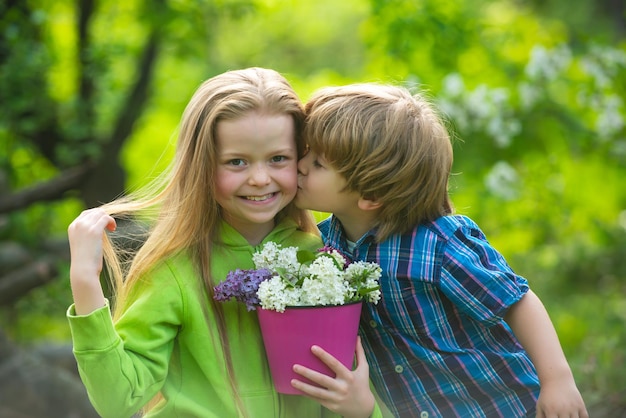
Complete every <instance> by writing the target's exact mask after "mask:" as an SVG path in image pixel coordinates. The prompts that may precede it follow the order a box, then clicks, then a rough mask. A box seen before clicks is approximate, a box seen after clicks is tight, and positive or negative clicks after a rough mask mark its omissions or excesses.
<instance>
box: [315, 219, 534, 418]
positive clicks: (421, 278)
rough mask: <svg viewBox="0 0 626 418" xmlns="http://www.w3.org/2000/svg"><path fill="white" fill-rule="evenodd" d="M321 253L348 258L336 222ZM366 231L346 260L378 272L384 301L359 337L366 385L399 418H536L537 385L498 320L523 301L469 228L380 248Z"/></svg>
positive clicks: (501, 264) (418, 232)
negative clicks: (328, 251) (375, 265)
mask: <svg viewBox="0 0 626 418" xmlns="http://www.w3.org/2000/svg"><path fill="white" fill-rule="evenodd" d="M319 227H320V230H321V232H322V236H323V238H324V242H325V244H327V245H330V246H333V247H336V248H338V249H340V250H341V251H343V252H345V253H347V254H350V251H349V249H348V248H349V246H348V245H347V242H346V238H345V236H344V234H343V229H342V227H341V224H340V222H339V221H338V219H337V218H335V217H330V218H328V219H326V220H324V221H322V222H321V223H320V225H319ZM374 232H375V231H371V232H370V233H369V234H366V235H365V236H364V237H362V238H361V239H360V240H359V241H358V242H357V243H356V247H355V248H354V250H353V252H352V253H351V255H352V257H353V259H354V260H367V261H371V262H376V263H378V264H380V266H381V267H382V271H383V275H382V277H381V292H382V297H381V300H380V301H379V302H378V304H377V305H374V304H367V305H366V308H365V309H364V311H363V315H362V317H361V326H360V334H361V336H362V340H363V344H364V347H365V350H366V354H367V358H368V363H369V365H370V375H371V379H372V381H373V383H374V385H375V387H376V390H377V391H378V393H379V395H380V396H381V398H382V399H383V401H384V402H385V403H386V404H387V405H388V406H389V408H390V410H391V411H392V412H393V413H394V414H395V415H396V416H397V417H401V418H405V417H424V416H428V417H430V418H433V417H445V418H447V417H464V418H465V417H472V418H478V417H488V418H491V417H506V418H511V417H525V416H534V415H533V414H534V410H535V405H536V402H537V397H538V396H539V381H538V378H537V374H536V371H535V369H534V366H533V364H532V362H531V361H530V359H529V357H528V355H527V354H526V352H525V351H524V350H523V349H522V347H521V346H520V344H519V342H518V341H517V340H516V339H515V337H514V335H513V333H512V332H511V330H510V328H509V327H508V325H507V324H506V322H505V321H504V320H503V316H504V314H505V313H506V311H507V309H508V308H509V307H510V306H511V305H512V304H514V303H515V302H517V301H518V300H519V299H520V298H521V297H522V296H523V295H524V294H525V293H526V292H527V291H528V284H527V281H526V279H524V278H523V277H521V276H519V275H517V274H515V273H514V272H513V271H512V270H511V268H510V267H509V266H508V264H507V263H506V261H505V259H504V258H503V257H502V255H501V254H500V253H498V252H497V251H496V250H495V249H494V248H493V247H492V246H491V245H490V244H489V243H488V242H487V239H486V238H485V236H484V234H483V233H482V231H481V230H480V228H479V227H478V225H476V223H475V222H473V221H472V220H471V219H469V218H467V217H464V216H446V217H442V218H439V219H437V220H436V221H434V222H431V223H428V224H425V225H421V226H418V227H417V228H415V229H414V230H413V231H411V232H409V233H406V234H402V235H400V234H396V235H392V236H391V237H389V238H388V239H387V240H385V241H384V242H381V243H376V242H375V241H374V239H373V238H374V237H373V233H374Z"/></svg>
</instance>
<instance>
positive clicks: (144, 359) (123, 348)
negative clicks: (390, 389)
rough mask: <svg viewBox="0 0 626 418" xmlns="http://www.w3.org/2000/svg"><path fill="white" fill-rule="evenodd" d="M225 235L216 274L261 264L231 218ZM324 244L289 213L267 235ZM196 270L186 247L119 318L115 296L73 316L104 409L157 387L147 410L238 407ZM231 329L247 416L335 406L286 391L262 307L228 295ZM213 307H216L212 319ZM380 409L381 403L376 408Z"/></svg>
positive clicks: (132, 404) (216, 254)
mask: <svg viewBox="0 0 626 418" xmlns="http://www.w3.org/2000/svg"><path fill="white" fill-rule="evenodd" d="M221 241H222V243H221V244H219V245H216V247H215V248H214V250H213V254H212V257H211V263H212V274H213V277H214V279H215V280H216V281H220V280H223V279H225V278H226V275H227V273H228V272H229V271H230V270H234V269H236V268H241V269H249V268H253V267H254V265H253V263H252V254H253V253H254V252H255V251H257V250H259V249H260V247H261V245H259V246H257V247H253V246H251V245H249V244H248V243H247V241H246V240H245V239H244V238H243V237H242V236H241V235H240V234H239V233H238V232H237V231H235V230H234V229H233V228H232V227H230V226H229V225H227V224H225V223H224V224H223V227H222V234H221ZM266 241H274V242H277V243H280V244H282V245H283V246H298V247H300V248H307V249H311V250H313V249H316V248H319V247H320V246H321V245H322V242H321V240H320V238H318V237H317V236H314V235H312V234H306V233H303V232H301V231H298V230H297V229H296V225H295V223H294V222H293V221H291V220H286V221H283V222H281V223H280V224H279V225H278V226H277V227H276V228H275V229H274V230H273V231H272V232H271V233H270V234H269V235H268V236H267V237H266V238H265V240H264V241H263V242H266ZM199 282H200V279H199V278H198V274H197V273H196V270H195V268H194V266H193V264H192V262H191V260H190V258H189V256H188V255H187V254H186V253H184V252H183V253H181V254H178V255H176V256H174V257H171V258H170V259H168V260H166V261H165V262H163V263H162V264H161V265H160V266H159V267H157V268H156V269H155V270H154V271H153V272H151V274H150V275H149V276H148V277H145V278H144V279H143V280H140V281H138V282H137V285H136V287H135V288H134V289H133V292H132V295H131V297H130V298H129V300H128V301H127V302H126V305H125V308H124V312H123V314H122V315H121V317H120V318H119V320H117V321H116V323H115V324H113V322H112V320H111V314H110V311H109V308H108V306H107V307H104V308H102V309H99V310H96V311H94V312H92V313H91V314H89V315H84V316H78V315H76V314H75V310H74V307H73V306H71V307H70V308H69V310H68V312H67V317H68V320H69V323H70V328H71V331H72V338H73V343H74V353H75V356H76V360H77V362H78V367H79V371H80V375H81V377H82V379H83V382H84V384H85V386H86V387H87V391H88V393H89V396H90V399H91V401H92V403H93V405H94V407H95V408H96V410H97V411H98V412H99V413H100V414H101V415H102V416H103V417H112V418H123V417H130V416H132V415H133V414H134V413H136V412H137V411H138V410H139V409H140V408H142V407H143V406H144V405H145V404H146V403H147V402H148V401H150V400H151V399H152V398H153V397H154V396H155V395H156V394H157V393H159V392H160V393H161V394H162V395H163V399H161V401H160V402H159V403H158V404H157V406H156V407H155V408H153V409H152V410H151V411H149V412H148V413H147V415H146V416H148V417H178V418H184V417H185V418H186V417H194V418H197V417H215V418H230V417H237V416H238V413H237V407H236V402H235V399H234V397H233V393H232V391H231V387H230V384H229V379H228V377H227V373H226V367H225V361H224V355H223V347H222V346H221V344H220V339H219V334H218V329H217V327H216V326H215V325H214V324H215V322H216V321H215V320H214V315H213V312H212V311H211V310H205V309H203V306H206V305H207V304H208V301H207V300H206V296H205V294H204V293H203V292H202V291H200V286H201V284H200V283H199ZM223 308H224V315H225V318H226V333H227V335H228V343H229V345H230V347H229V349H230V352H231V356H232V362H233V367H234V373H235V379H236V382H237V393H238V394H239V397H240V398H241V400H242V402H243V404H244V405H245V408H246V412H247V414H248V416H249V417H260V418H266V417H267V418H273V417H284V418H292V417H295V418H300V417H302V418H309V417H310V418H315V417H332V416H336V415H334V414H332V413H331V412H330V411H328V410H326V409H325V408H323V407H321V406H320V405H319V404H318V403H316V402H314V401H312V400H310V399H308V398H306V397H304V396H294V395H282V394H278V393H277V392H276V391H275V390H274V388H273V385H272V379H271V376H270V371H269V367H268V365H267V360H266V357H265V350H264V348H263V341H262V338H261V334H260V330H259V325H258V320H257V316H256V312H254V311H252V312H248V311H247V310H246V307H245V305H244V304H243V303H238V302H234V301H233V302H224V303H223ZM205 315H208V318H209V322H208V324H207V321H206V317H205ZM377 413H378V411H377Z"/></svg>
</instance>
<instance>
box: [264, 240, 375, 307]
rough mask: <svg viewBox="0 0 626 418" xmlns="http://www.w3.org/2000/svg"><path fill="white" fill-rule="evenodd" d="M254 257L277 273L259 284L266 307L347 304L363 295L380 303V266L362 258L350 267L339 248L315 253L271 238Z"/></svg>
mask: <svg viewBox="0 0 626 418" xmlns="http://www.w3.org/2000/svg"><path fill="white" fill-rule="evenodd" d="M299 257H300V261H298V260H299ZM253 261H254V264H255V266H256V268H257V269H267V270H269V271H271V272H272V274H273V276H272V278H270V279H268V280H265V281H263V282H261V283H260V284H259V288H258V290H257V293H256V294H257V297H258V298H259V301H260V304H261V306H262V307H263V308H264V309H272V310H276V311H278V312H283V311H284V310H285V308H286V307H287V306H326V305H343V304H345V303H348V302H354V301H359V300H363V299H365V300H367V301H368V302H373V303H377V302H378V300H379V299H380V290H379V287H380V286H379V284H378V279H379V278H380V273H381V269H380V266H378V265H377V264H375V263H367V262H363V261H359V262H355V263H351V264H348V266H347V268H346V259H345V258H344V257H343V255H341V253H340V252H339V251H337V250H335V249H327V248H325V249H324V250H323V251H321V252H317V253H313V252H310V251H298V249H297V248H296V247H286V248H281V246H280V245H278V244H276V243H273V242H268V243H267V244H265V245H264V246H263V248H262V249H261V251H260V252H258V253H255V254H254V256H253Z"/></svg>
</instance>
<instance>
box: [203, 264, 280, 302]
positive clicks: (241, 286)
mask: <svg viewBox="0 0 626 418" xmlns="http://www.w3.org/2000/svg"><path fill="white" fill-rule="evenodd" d="M271 277H272V273H271V272H270V271H269V270H267V269H259V270H254V269H252V270H241V269H237V270H235V271H231V272H229V273H228V276H226V280H224V281H223V282H221V283H220V284H218V285H217V286H215V287H214V288H213V292H214V296H213V298H214V299H215V300H217V301H220V302H224V301H227V300H229V299H231V298H235V300H237V301H238V302H243V303H245V304H246V308H247V309H248V311H254V310H255V309H256V305H258V304H259V303H260V301H259V298H258V297H257V295H256V292H257V290H258V289H259V284H260V283H261V282H262V281H264V280H268V279H269V278H271Z"/></svg>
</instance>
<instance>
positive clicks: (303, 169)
mask: <svg viewBox="0 0 626 418" xmlns="http://www.w3.org/2000/svg"><path fill="white" fill-rule="evenodd" d="M307 173H308V164H307V156H306V155H305V156H304V157H302V158H301V159H300V161H298V174H302V175H303V176H306V175H307Z"/></svg>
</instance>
